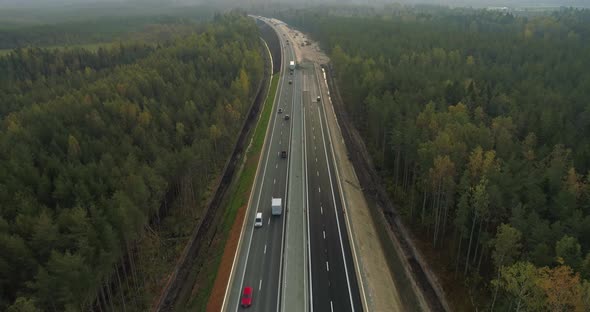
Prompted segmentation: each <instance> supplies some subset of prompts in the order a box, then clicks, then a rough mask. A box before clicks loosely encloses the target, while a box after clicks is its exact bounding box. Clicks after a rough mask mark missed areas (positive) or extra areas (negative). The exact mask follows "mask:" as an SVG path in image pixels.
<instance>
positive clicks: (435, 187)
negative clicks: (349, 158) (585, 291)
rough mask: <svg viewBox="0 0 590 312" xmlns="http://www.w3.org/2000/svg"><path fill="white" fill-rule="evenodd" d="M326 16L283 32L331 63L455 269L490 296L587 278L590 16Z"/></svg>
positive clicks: (385, 166) (418, 218) (413, 218)
mask: <svg viewBox="0 0 590 312" xmlns="http://www.w3.org/2000/svg"><path fill="white" fill-rule="evenodd" d="M326 12H328V10H326V11H324V12H321V11H314V12H310V11H286V12H284V13H281V14H280V16H279V18H281V19H283V20H286V21H287V22H289V23H290V24H294V25H295V26H296V27H300V28H302V29H303V30H304V31H308V32H310V33H311V35H312V36H313V37H315V39H318V40H319V41H320V42H321V44H322V45H323V47H324V48H325V49H326V50H327V51H328V52H329V54H330V57H331V60H332V64H333V67H334V74H335V77H336V80H337V83H338V85H339V90H340V92H341V95H342V97H343V100H344V106H345V109H346V111H347V112H348V115H349V116H350V117H351V119H352V120H353V122H354V124H355V126H356V127H357V129H358V130H359V131H360V133H361V135H362V136H363V138H364V140H365V143H366V145H367V148H368V150H369V153H370V154H371V156H372V158H373V162H374V164H375V166H376V167H377V169H378V170H379V171H380V173H381V174H382V175H383V176H384V177H385V180H386V181H392V186H391V187H389V190H390V191H391V193H392V197H393V198H394V199H396V200H397V201H398V202H399V204H400V206H401V207H402V209H401V210H402V211H401V212H402V214H403V215H405V216H406V219H407V220H408V221H409V222H410V223H411V224H412V227H413V229H414V230H415V231H417V232H420V233H421V234H423V235H421V236H422V237H424V235H428V236H430V237H431V238H432V241H431V245H432V246H433V247H435V248H436V247H439V246H441V245H444V246H445V247H446V248H454V249H455V250H456V251H455V252H454V254H455V255H456V258H455V259H446V263H452V262H453V261H454V262H455V265H454V267H455V270H456V271H458V272H464V274H465V276H464V278H465V279H466V280H476V279H470V277H471V276H480V275H483V278H484V282H489V281H490V280H491V279H492V278H494V276H496V274H497V273H500V272H502V271H501V270H502V269H503V267H505V266H508V265H510V264H512V263H513V262H515V261H518V260H521V259H524V260H528V261H531V262H532V265H535V266H550V265H555V264H556V260H558V259H560V258H561V259H562V260H563V261H565V264H567V265H569V266H570V267H572V268H573V269H574V270H576V271H578V270H581V271H582V273H583V274H584V276H587V273H584V272H587V271H588V261H586V260H584V259H582V257H583V256H584V255H586V254H588V253H589V252H590V205H589V203H590V174H587V173H588V172H589V170H590V136H588V133H590V118H589V116H590V106H588V103H589V102H590V93H588V90H590V71H588V68H590V58H588V57H587V55H590V23H589V22H588V21H589V20H590V11H588V10H574V9H564V10H561V11H558V12H554V13H552V14H547V15H543V16H537V17H532V18H528V17H526V18H525V17H519V16H513V15H510V14H505V13H499V12H493V11H478V10H462V9H457V10H451V9H441V10H438V11H437V10H435V9H432V8H417V9H414V10H412V9H403V8H402V9H399V8H395V7H386V8H385V9H384V10H383V11H382V12H374V11H370V12H360V11H359V10H357V11H355V9H354V8H351V9H349V10H348V11H347V10H346V9H343V10H334V11H331V12H332V13H328V14H326ZM334 12H337V13H334ZM363 15H365V16H363ZM367 15H368V16H367ZM376 39H377V40H376ZM496 229H497V232H496ZM453 234H454V235H453ZM564 235H565V236H564ZM494 236H495V238H494ZM559 257H560V258H559ZM490 260H491V261H490ZM560 261H561V260H560ZM492 264H493V265H494V266H492ZM449 267H450V265H449ZM507 274H508V272H507ZM512 275H514V274H512ZM507 283H508V282H507ZM511 283H512V282H510V284H511ZM518 287H520V286H515V288H514V289H515V291H516V290H518ZM490 288H492V289H494V287H490ZM495 289H497V287H496V288H495ZM494 300H495V299H494ZM506 300H508V299H506ZM534 303H535V302H534V300H533V301H531V304H534Z"/></svg>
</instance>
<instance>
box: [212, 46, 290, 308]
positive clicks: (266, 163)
mask: <svg viewBox="0 0 590 312" xmlns="http://www.w3.org/2000/svg"><path fill="white" fill-rule="evenodd" d="M282 53H283V50H282V49H281V55H282ZM283 60H284V59H283ZM281 73H283V75H280V76H279V88H277V91H276V94H275V101H274V102H273V103H272V104H273V109H272V110H271V116H273V117H272V118H273V125H272V127H267V128H266V132H267V133H266V134H265V138H266V137H267V135H268V132H269V131H270V129H274V128H275V126H276V122H277V118H276V114H275V109H276V108H277V107H278V105H275V103H279V101H280V95H281V91H282V89H283V84H284V83H285V81H284V80H285V79H283V76H285V75H284V73H285V72H284V71H281ZM271 83H272V80H271ZM271 85H272V84H271ZM269 91H270V89H269ZM277 94H278V95H279V96H277ZM273 135H274V131H271V132H270V140H269V142H270V143H272V138H273ZM270 143H269V144H270ZM262 148H263V149H264V148H267V151H266V161H265V163H264V169H263V171H262V182H261V184H260V190H262V188H263V186H264V176H266V168H267V167H268V160H269V158H270V150H271V148H270V147H269V146H267V140H266V139H265V140H264V144H263V147H262ZM261 159H262V158H261ZM257 178H258V177H256V178H255V180H254V181H255V182H254V186H253V188H255V186H256V179H257ZM260 190H259V191H258V199H257V201H256V208H258V206H259V205H260V197H261V196H262V194H261V193H262V192H261V191H260ZM253 193H254V192H252V193H251V194H253ZM247 212H248V211H247ZM247 212H246V213H247ZM246 219H247V217H245V218H244V222H245V221H246ZM253 234H254V228H252V231H251V232H250V244H249V245H248V249H247V251H246V262H245V266H244V271H243V272H242V277H241V278H240V286H242V285H243V284H244V276H245V275H246V268H247V267H248V259H249V257H250V246H251V245H252V235H253ZM230 274H231V273H230ZM229 284H230V283H228V285H229ZM240 288H241V287H240ZM223 305H225V300H224V304H223ZM223 305H222V309H223ZM239 308H240V305H239V304H238V305H237V307H236V311H238V309H239Z"/></svg>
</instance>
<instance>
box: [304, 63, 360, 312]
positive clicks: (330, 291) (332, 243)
mask: <svg viewBox="0 0 590 312" xmlns="http://www.w3.org/2000/svg"><path fill="white" fill-rule="evenodd" d="M321 81H323V77H322V80H321ZM319 83H320V80H319V77H318V72H317V71H316V68H315V67H314V65H313V64H306V69H305V70H304V71H303V104H304V105H303V106H304V114H305V118H304V125H305V126H304V133H305V134H304V135H305V155H306V164H307V166H306V171H307V174H306V176H307V179H306V182H307V194H308V206H309V221H308V222H309V229H310V237H309V242H310V251H311V252H310V254H311V276H312V277H311V292H312V296H313V297H312V302H313V310H314V311H362V306H361V301H360V295H359V291H358V283H357V279H356V274H355V269H354V264H353V262H352V254H351V250H350V244H349V240H348V235H347V232H346V231H347V230H346V225H345V220H344V216H343V210H342V200H341V196H340V195H341V194H340V191H339V188H338V184H337V180H336V179H337V175H336V172H335V167H334V158H333V157H332V151H331V147H330V145H331V142H330V136H329V133H328V131H329V129H328V126H327V123H326V116H325V111H324V107H323V105H324V100H323V99H324V98H327V96H326V95H324V94H321V91H320V87H319ZM318 96H320V100H319V101H318V100H317V97H318Z"/></svg>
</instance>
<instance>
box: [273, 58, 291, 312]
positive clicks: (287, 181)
mask: <svg viewBox="0 0 590 312" xmlns="http://www.w3.org/2000/svg"><path fill="white" fill-rule="evenodd" d="M291 52H292V51H291ZM285 76H286V75H285ZM293 80H295V81H294V82H293V83H294V84H295V83H296V79H295V73H293ZM293 106H295V95H294V94H293V93H291V113H292V112H293ZM283 124H284V123H283ZM292 138H293V123H289V143H288V144H287V154H288V155H291V141H292ZM290 165H291V157H288V158H287V176H286V178H285V204H284V205H283V215H282V216H283V231H282V232H281V261H280V264H279V281H278V285H277V288H278V292H277V309H276V311H279V309H280V307H281V302H282V301H281V297H282V294H283V287H282V285H283V283H281V281H282V279H283V262H285V261H287V259H286V258H285V231H286V226H285V224H287V196H288V192H289V166H290Z"/></svg>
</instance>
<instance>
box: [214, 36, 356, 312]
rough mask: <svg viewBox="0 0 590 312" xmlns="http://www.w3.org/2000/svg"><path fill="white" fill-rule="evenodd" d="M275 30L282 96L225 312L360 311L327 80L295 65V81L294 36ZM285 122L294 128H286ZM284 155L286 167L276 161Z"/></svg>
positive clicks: (277, 102) (306, 64)
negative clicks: (248, 301) (258, 219)
mask: <svg viewBox="0 0 590 312" xmlns="http://www.w3.org/2000/svg"><path fill="white" fill-rule="evenodd" d="M274 28H275V30H276V31H277V32H278V34H279V39H280V41H281V46H282V54H283V57H282V71H281V74H280V75H281V77H280V81H279V89H278V93H277V98H276V99H275V103H274V106H273V113H272V115H271V121H270V124H269V131H267V134H266V135H267V136H266V141H265V145H264V148H263V151H262V154H261V161H260V163H259V168H258V172H257V175H256V179H255V182H254V183H255V184H254V186H253V192H252V197H251V200H250V206H249V207H248V210H247V213H246V216H245V222H244V228H243V229H242V235H241V241H240V243H239V245H240V247H239V248H238V251H237V253H236V258H235V260H234V264H233V267H232V273H231V275H230V282H229V285H228V288H227V291H226V295H225V298H224V305H223V310H224V311H231V312H233V311H257V312H259V311H281V312H291V311H293V312H305V311H322V312H323V311H362V305H361V300H360V295H359V290H358V282H357V278H356V276H357V275H356V273H355V266H354V263H353V260H352V254H351V250H350V244H349V239H348V233H347V228H346V223H345V220H344V215H343V203H342V199H341V193H340V190H339V185H338V181H337V179H338V178H337V172H336V171H335V170H336V169H335V164H334V157H333V152H332V149H331V143H330V135H329V132H328V131H329V129H328V127H327V123H326V115H325V114H326V113H325V111H324V107H323V105H324V103H323V99H324V97H325V95H323V94H321V92H322V91H321V90H322V88H320V85H319V83H320V82H321V83H323V77H320V73H321V72H320V71H319V68H318V67H316V66H315V65H314V64H313V63H311V62H304V63H302V64H298V68H297V69H296V70H295V71H294V72H293V74H292V75H291V74H290V72H289V70H288V65H289V62H290V61H291V60H295V52H294V50H293V47H292V45H290V44H287V42H286V40H287V39H288V38H289V34H288V33H286V32H284V31H283V30H282V29H284V28H282V27H280V28H279V27H274ZM291 41H292V40H291ZM320 78H321V80H320ZM290 81H291V82H292V83H289V82H290ZM318 95H320V98H321V99H322V100H320V101H317V96H318ZM279 108H280V109H282V111H283V112H282V113H279V112H278V109H279ZM287 114H288V115H290V116H291V118H290V120H284V116H285V115H287ZM283 150H286V151H287V154H288V156H287V158H286V159H284V158H281V157H280V156H279V153H280V151H283ZM272 197H275V198H276V197H280V198H282V199H283V208H284V209H283V214H282V215H281V216H271V198H272ZM257 212H262V214H263V218H264V220H263V226H262V227H260V228H254V219H255V215H256V213H257ZM247 286H249V287H252V288H253V295H252V306H250V307H249V308H243V307H241V306H240V299H241V295H242V291H243V289H244V287H247Z"/></svg>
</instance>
